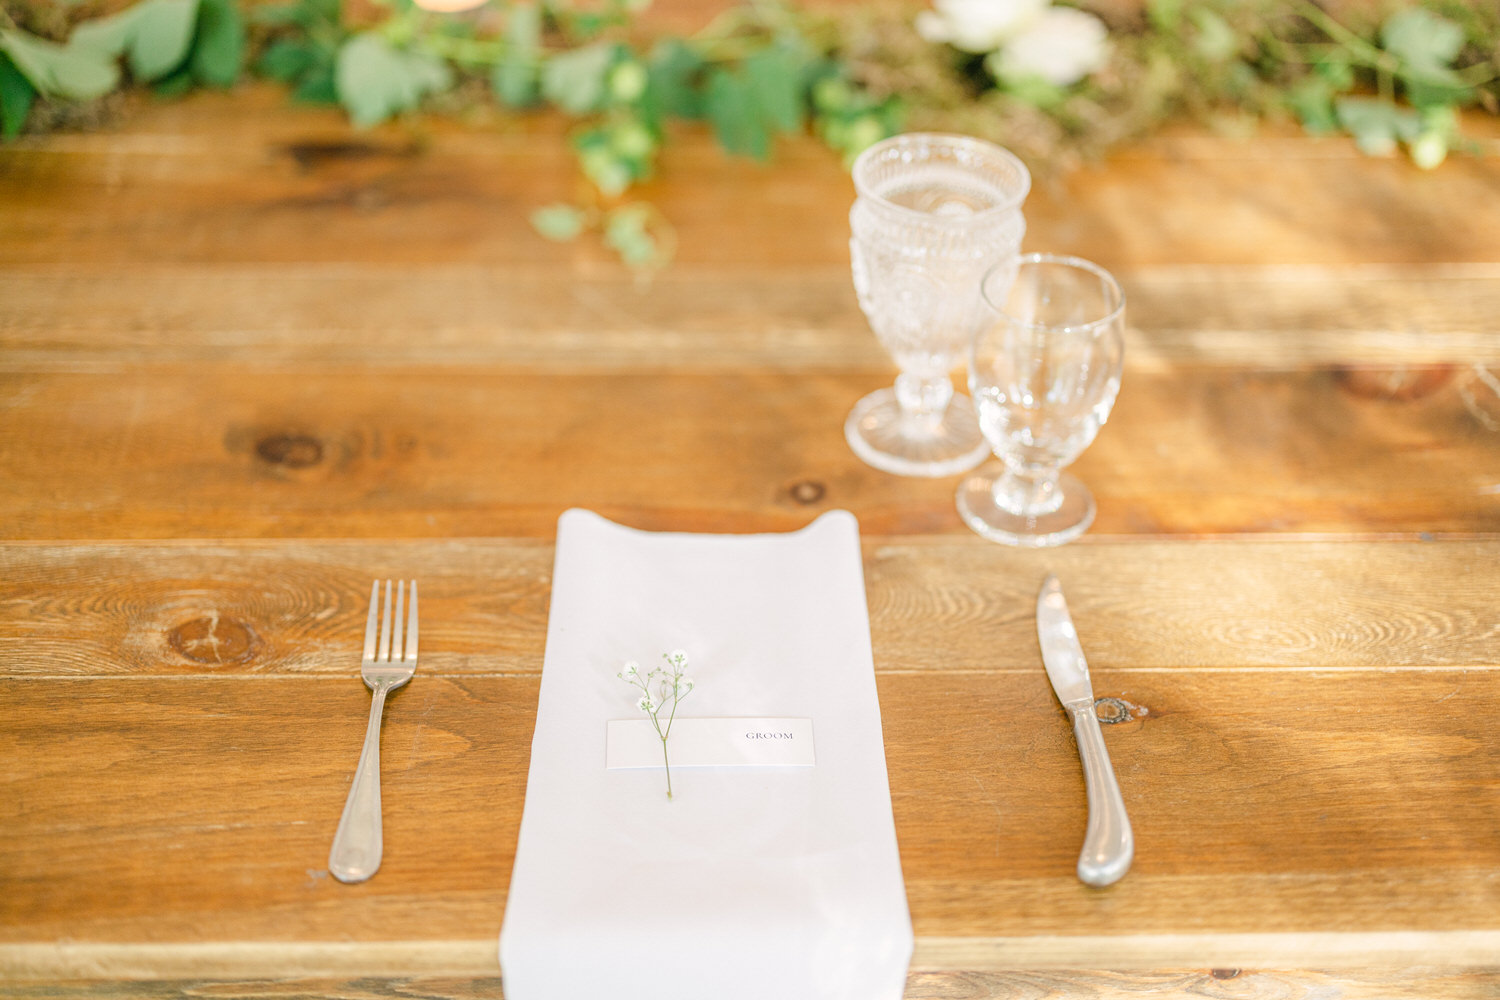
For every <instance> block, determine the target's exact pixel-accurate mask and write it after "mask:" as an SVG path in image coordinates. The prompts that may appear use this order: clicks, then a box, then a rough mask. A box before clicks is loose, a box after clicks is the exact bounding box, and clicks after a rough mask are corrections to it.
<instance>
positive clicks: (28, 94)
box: [0, 54, 36, 139]
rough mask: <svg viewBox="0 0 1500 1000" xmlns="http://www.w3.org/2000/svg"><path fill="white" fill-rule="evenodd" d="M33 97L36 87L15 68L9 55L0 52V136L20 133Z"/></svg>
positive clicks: (14, 135) (11, 136) (6, 136)
mask: <svg viewBox="0 0 1500 1000" xmlns="http://www.w3.org/2000/svg"><path fill="white" fill-rule="evenodd" d="M35 99H36V88H35V87H33V86H32V85H31V81H30V80H28V79H26V76H25V75H24V74H23V73H22V72H21V71H20V70H18V69H16V66H15V63H13V62H11V61H10V57H9V56H6V55H3V54H0V136H4V137H5V138H6V139H13V138H15V137H16V136H17V135H19V134H20V132H21V128H22V126H24V125H25V124H26V116H27V115H29V114H30V113H31V104H32V102H33V101H34V100H35Z"/></svg>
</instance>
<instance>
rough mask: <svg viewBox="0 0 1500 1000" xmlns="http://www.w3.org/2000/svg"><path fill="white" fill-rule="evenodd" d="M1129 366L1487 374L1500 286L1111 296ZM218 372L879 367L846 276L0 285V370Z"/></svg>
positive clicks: (243, 271)
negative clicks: (1123, 315)
mask: <svg viewBox="0 0 1500 1000" xmlns="http://www.w3.org/2000/svg"><path fill="white" fill-rule="evenodd" d="M1118 277H1119V278H1120V280H1121V282H1122V283H1123V285H1124V287H1125V289H1126V294H1127V296H1128V297H1129V309H1128V318H1129V323H1130V330H1129V335H1128V336H1129V339H1128V341H1127V347H1126V355H1125V356H1126V364H1127V365H1128V366H1129V367H1131V368H1141V367H1161V366H1162V365H1164V364H1174V363H1191V364H1224V365H1237V366H1243V367H1260V368H1286V367H1293V366H1307V365H1327V364H1335V363H1341V364H1355V363H1358V364H1381V363H1384V364H1397V363H1416V364H1421V363H1448V364H1461V365H1465V366H1468V365H1474V364H1486V365H1494V366H1500V337H1497V336H1496V335H1495V333H1494V323H1495V321H1494V317H1495V316H1496V315H1500V265H1436V266H1415V265H1413V266H1403V267H1399V268H1392V267H1385V266H1365V267H1334V268H1329V267H1316V268H1314V267H1303V268H1281V267H1275V266H1269V267H1263V268H1209V267H1164V268H1146V269H1139V270H1133V271H1129V272H1125V273H1122V274H1120V275H1118ZM231 362H232V363H234V364H236V365H240V366H244V367H248V368H257V369H276V370H290V371H310V370H313V371H315V370H329V369H347V368H359V367H374V368H389V367H395V366H404V365H417V366H422V367H438V366H461V367H474V366H481V367H493V366H506V367H512V368H513V367H516V366H527V367H534V368H537V369H541V370H557V369H560V368H564V367H565V368H566V369H567V370H569V371H574V372H583V371H614V370H620V369H631V370H639V369H650V370H660V369H663V368H667V369H671V370H684V369H687V370H697V371H702V370H735V369H745V368H775V369H780V370H794V371H806V370H810V369H811V370H819V369H837V370H843V371H850V370H868V371H880V372H885V371H888V370H890V368H891V363H890V359H889V358H888V357H887V355H886V354H885V353H884V352H883V351H882V350H881V348H880V346H879V344H878V343H877V342H876V340H875V338H874V336H873V335H872V334H871V332H870V328H869V325H868V323H867V322H866V321H865V318H864V316H863V314H862V313H860V311H859V308H858V305H857V304H856V302H855V300H854V291H853V287H852V285H851V283H850V278H849V272H848V267H847V266H846V265H822V266H819V267H813V268H807V269H804V270H801V271H799V272H797V273H795V274H792V273H787V272H786V271H785V270H782V269H780V268H777V267H775V266H774V265H768V266H758V267H754V268H750V267H745V268H732V269H729V268H723V267H712V266H696V267H695V266H690V265H679V266H677V267H674V268H671V269H669V270H667V271H666V272H664V273H663V274H661V275H659V276H657V277H656V278H655V279H654V280H652V281H650V282H648V283H641V282H639V281H636V280H634V279H632V278H630V277H629V276H627V275H623V274H618V273H613V272H610V273H598V274H588V275H578V274H572V273H568V272H567V271H566V270H565V269H563V268H560V267H557V266H531V267H527V266H514V267H510V266H507V267H487V266H480V265H471V264H458V263H455V264H444V265H415V264H414V265H403V266H390V265H385V264H324V263H307V264H299V265H294V266H289V265H282V264H260V265H242V264H207V265H205V264H196V263H183V264H159V265H146V266H140V265H132V264H123V263H121V264H86V265H31V266H27V267H19V268H11V269H9V270H8V271H7V272H6V273H4V274H0V370H3V371H11V372H20V371H28V372H36V371H113V370H118V369H119V368H121V367H126V366H137V365H163V364H171V365H184V364H204V363H231Z"/></svg>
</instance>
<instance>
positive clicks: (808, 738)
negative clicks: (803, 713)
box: [604, 718, 817, 771]
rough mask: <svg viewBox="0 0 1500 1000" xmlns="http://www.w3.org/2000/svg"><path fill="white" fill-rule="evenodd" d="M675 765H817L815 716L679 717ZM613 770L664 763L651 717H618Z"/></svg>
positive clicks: (612, 726)
mask: <svg viewBox="0 0 1500 1000" xmlns="http://www.w3.org/2000/svg"><path fill="white" fill-rule="evenodd" d="M668 743H669V746H670V752H671V759H672V766H673V767H813V766H814V765H815V764H816V763H817V760H816V758H815V755H814V753H813V729H812V720H811V719H758V718H757V719H689V718H680V719H674V720H673V722H672V728H671V736H670V739H669V741H668ZM604 766H605V767H606V768H608V769H609V770H611V771H615V770H622V769H625V768H635V767H661V766H662V752H661V737H660V736H658V735H657V734H656V727H655V726H653V725H652V724H651V721H650V720H649V719H613V720H611V721H610V723H609V731H608V736H607V738H606V741H605V764H604Z"/></svg>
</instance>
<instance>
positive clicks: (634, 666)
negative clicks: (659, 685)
mask: <svg viewBox="0 0 1500 1000" xmlns="http://www.w3.org/2000/svg"><path fill="white" fill-rule="evenodd" d="M640 672H641V665H640V664H639V663H637V662H635V661H634V660H631V661H630V662H629V663H627V664H625V669H624V670H621V671H620V676H621V677H624V678H625V679H626V680H629V679H630V678H632V677H634V676H635V675H636V674H638V673H640Z"/></svg>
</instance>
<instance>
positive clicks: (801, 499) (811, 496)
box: [788, 479, 828, 504]
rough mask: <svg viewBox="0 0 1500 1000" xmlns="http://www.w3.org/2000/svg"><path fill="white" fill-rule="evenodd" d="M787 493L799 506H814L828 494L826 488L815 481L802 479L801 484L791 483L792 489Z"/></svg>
mask: <svg viewBox="0 0 1500 1000" xmlns="http://www.w3.org/2000/svg"><path fill="white" fill-rule="evenodd" d="M788 492H789V493H790V494H791V496H792V499H793V500H795V501H797V502H798V503H800V504H814V503H817V502H818V501H819V500H821V499H823V497H825V496H826V495H827V494H828V487H826V486H824V485H823V484H822V483H820V482H818V481H817V480H816V479H804V480H802V481H801V482H797V483H793V484H792V488H791V489H790V490H788Z"/></svg>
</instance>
